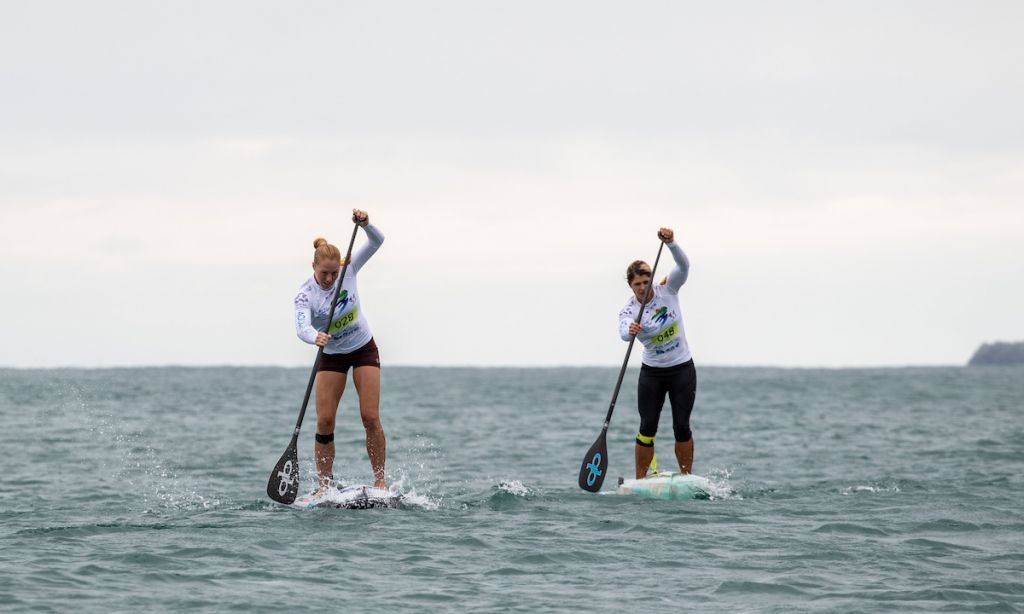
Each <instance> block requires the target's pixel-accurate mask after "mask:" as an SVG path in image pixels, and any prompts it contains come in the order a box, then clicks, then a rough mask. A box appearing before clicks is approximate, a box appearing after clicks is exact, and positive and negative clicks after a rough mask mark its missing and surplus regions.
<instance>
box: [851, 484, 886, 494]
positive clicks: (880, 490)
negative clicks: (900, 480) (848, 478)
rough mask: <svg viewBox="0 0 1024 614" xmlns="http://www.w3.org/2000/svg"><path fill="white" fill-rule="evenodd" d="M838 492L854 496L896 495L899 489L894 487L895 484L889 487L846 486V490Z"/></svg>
mask: <svg viewBox="0 0 1024 614" xmlns="http://www.w3.org/2000/svg"><path fill="white" fill-rule="evenodd" d="M839 492H840V493H841V494H843V495H855V494H859V493H898V492H900V487H899V486H896V485H895V484H893V485H891V486H870V485H860V486H847V487H846V488H843V489H842V490H840V491H839Z"/></svg>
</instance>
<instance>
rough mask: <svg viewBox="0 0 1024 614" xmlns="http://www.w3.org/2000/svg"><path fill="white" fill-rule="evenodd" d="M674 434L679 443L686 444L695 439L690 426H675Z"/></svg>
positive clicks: (673, 428)
mask: <svg viewBox="0 0 1024 614" xmlns="http://www.w3.org/2000/svg"><path fill="white" fill-rule="evenodd" d="M672 432H673V434H674V435H675V436H676V442H677V443H686V442H687V441H690V439H691V438H692V437H693V433H691V432H690V425H688V424H687V425H685V426H673V427H672Z"/></svg>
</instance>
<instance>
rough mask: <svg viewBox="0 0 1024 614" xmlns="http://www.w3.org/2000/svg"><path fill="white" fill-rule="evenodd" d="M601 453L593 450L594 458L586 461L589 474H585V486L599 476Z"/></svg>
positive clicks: (591, 484)
mask: <svg viewBox="0 0 1024 614" xmlns="http://www.w3.org/2000/svg"><path fill="white" fill-rule="evenodd" d="M600 466H601V453H600V452H594V458H593V459H591V460H590V462H589V463H587V469H590V475H588V476H587V486H593V485H594V482H596V481H597V478H598V477H600V476H601V469H600Z"/></svg>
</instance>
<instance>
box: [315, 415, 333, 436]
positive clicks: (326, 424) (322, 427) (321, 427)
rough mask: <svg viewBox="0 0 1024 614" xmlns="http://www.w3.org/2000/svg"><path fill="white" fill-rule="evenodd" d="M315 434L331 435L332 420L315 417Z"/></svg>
mask: <svg viewBox="0 0 1024 614" xmlns="http://www.w3.org/2000/svg"><path fill="white" fill-rule="evenodd" d="M316 432H318V433H324V434H326V433H333V432H334V418H327V417H323V418H321V417H317V419H316Z"/></svg>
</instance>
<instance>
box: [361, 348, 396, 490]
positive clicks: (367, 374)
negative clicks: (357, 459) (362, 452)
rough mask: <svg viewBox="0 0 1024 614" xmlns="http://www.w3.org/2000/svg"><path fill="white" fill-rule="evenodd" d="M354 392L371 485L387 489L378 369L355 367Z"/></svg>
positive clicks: (385, 444) (385, 445) (384, 440)
mask: <svg viewBox="0 0 1024 614" xmlns="http://www.w3.org/2000/svg"><path fill="white" fill-rule="evenodd" d="M352 377H353V381H354V382H355V384H356V392H358V393H359V417H360V418H362V420H363V428H364V429H366V454H367V455H368V456H369V457H370V468H371V469H372V470H373V485H374V486H375V487H376V488H387V487H388V485H387V482H385V481H384V462H385V460H386V459H387V440H386V439H385V438H384V427H383V426H382V425H381V423H380V368H379V367H370V366H365V367H356V368H355V370H354V372H353V376H352Z"/></svg>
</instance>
